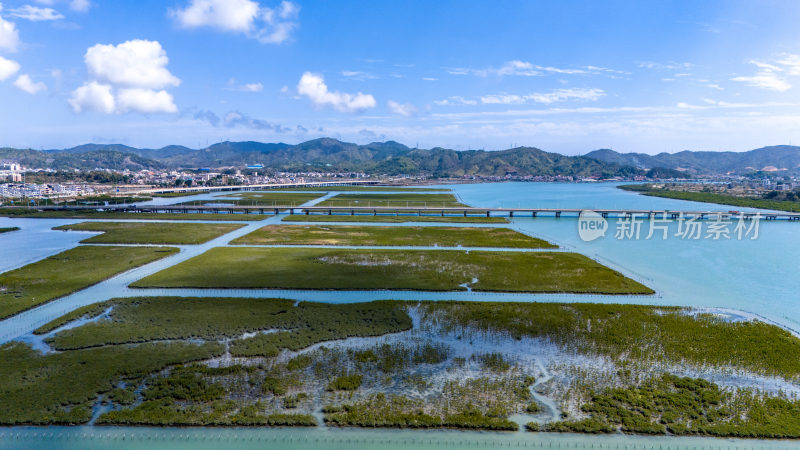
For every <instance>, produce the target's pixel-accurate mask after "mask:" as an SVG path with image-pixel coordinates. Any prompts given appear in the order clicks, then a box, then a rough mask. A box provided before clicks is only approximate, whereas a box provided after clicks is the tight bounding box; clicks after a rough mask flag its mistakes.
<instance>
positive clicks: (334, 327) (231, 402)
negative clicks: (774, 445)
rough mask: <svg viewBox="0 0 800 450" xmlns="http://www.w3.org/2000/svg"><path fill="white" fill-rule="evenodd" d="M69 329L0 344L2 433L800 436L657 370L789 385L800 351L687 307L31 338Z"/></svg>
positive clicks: (756, 401) (303, 312)
mask: <svg viewBox="0 0 800 450" xmlns="http://www.w3.org/2000/svg"><path fill="white" fill-rule="evenodd" d="M78 319H82V320H83V323H82V324H78V325H77V326H73V327H72V328H65V329H63V330H61V331H59V332H56V333H54V334H49V335H48V336H47V337H46V338H45V344H43V345H44V347H45V348H46V344H49V345H50V346H51V348H52V349H53V350H57V351H55V352H47V353H44V354H42V353H39V352H38V351H34V350H32V349H31V347H29V346H28V345H27V344H24V343H11V344H6V345H4V346H0V379H2V380H4V381H3V383H0V424H82V423H86V422H87V421H88V420H89V418H90V417H91V411H92V408H93V407H94V406H97V405H98V404H106V405H111V406H113V408H112V409H111V410H110V411H108V412H106V413H104V414H102V415H100V417H99V418H98V420H97V423H98V424H108V425H111V424H116V425H156V426H176V425H177V426H210V425H213V426H301V427H305V426H315V425H317V420H316V419H315V417H314V416H313V412H314V411H317V410H318V409H317V408H318V407H319V405H322V406H323V410H322V412H323V414H324V417H323V420H324V421H325V423H326V424H327V425H328V426H342V427H343V426H354V427H390V428H458V429H475V430H494V431H505V430H509V431H510V430H516V429H517V428H518V425H517V423H519V421H516V422H515V421H512V420H511V418H512V415H515V414H527V415H528V417H530V418H532V419H526V421H527V420H537V422H531V423H529V424H528V426H527V429H528V430H530V431H547V432H580V433H616V432H623V433H634V434H660V435H666V434H674V435H704V436H721V437H755V438H800V401H798V400H797V399H793V398H791V396H789V395H783V394H781V393H772V394H767V393H764V392H759V391H757V390H755V389H749V388H748V389H737V388H731V387H730V386H728V387H725V386H722V385H720V384H715V383H714V382H711V381H709V380H707V379H703V378H698V377H692V378H687V377H685V376H677V375H674V374H671V373H669V371H670V370H671V369H670V367H679V366H680V367H685V368H690V370H691V371H693V372H694V373H701V374H702V373H706V374H712V373H717V374H720V373H727V374H732V373H735V374H736V375H735V376H734V377H732V378H731V379H733V380H736V379H739V378H740V377H750V376H752V374H754V373H757V374H761V375H767V376H778V377H781V378H782V379H785V380H787V382H792V381H791V380H797V379H798V376H799V375H800V364H799V363H798V362H797V361H800V339H797V338H796V337H794V336H792V335H791V334H789V333H788V332H786V331H784V330H781V329H780V328H777V327H775V326H772V325H767V324H764V323H762V322H758V321H740V322H731V321H726V320H725V319H724V318H720V317H716V316H711V315H707V314H696V313H695V312H694V311H692V310H691V309H688V308H676V307H661V306H638V305H613V304H608V305H606V304H569V303H560V304H555V303H491V302H489V303H471V302H398V301H380V302H366V303H354V304H324V303H313V302H295V301H293V300H285V299H252V298H176V297H141V298H118V299H112V300H109V301H106V302H102V303H98V304H94V305H89V306H86V307H84V308H81V309H79V310H76V311H73V312H71V313H69V314H67V315H65V316H63V317H61V318H59V319H57V320H55V321H53V322H52V323H50V324H48V325H46V326H44V327H42V329H40V330H37V331H38V332H43V333H47V332H50V331H52V330H54V329H56V328H57V327H59V326H61V325H64V324H67V323H70V322H72V321H74V320H78ZM487 345H488V347H487ZM493 345H497V347H494V348H492V347H491V346H493ZM553 345H555V346H556V347H557V348H558V349H559V351H558V352H553V347H552V346H553ZM542 346H543V347H542ZM554 353H556V354H554ZM558 354H560V355H563V357H562V356H559V355H558ZM576 356H578V357H577V359H576V358H575V357H576ZM230 357H236V358H237V359H233V360H232V359H231V358H230ZM553 357H555V358H556V359H554V360H550V361H551V363H549V364H548V363H547V361H548V358H553ZM598 358H600V359H598ZM537 361H538V362H542V363H543V364H547V366H548V368H549V370H550V371H551V376H550V377H548V378H549V381H547V379H542V380H539V376H540V372H539V370H540V369H537V364H536V363H535V362H537ZM554 361H561V363H560V364H559V363H557V364H553V362H554ZM601 361H602V362H601ZM575 364H577V365H575ZM709 370H711V371H710V372H709ZM714 371H716V372H714ZM703 376H704V377H705V376H706V375H703ZM723 379H725V377H723ZM762 380H763V379H762ZM537 381H538V383H537ZM734 382H735V381H734ZM540 383H544V384H541V385H539V384H540ZM559 386H561V387H559ZM534 387H535V388H536V391H535V392H539V393H540V394H539V395H546V396H547V397H548V398H551V399H553V400H554V403H555V405H556V408H565V407H566V406H565V405H573V406H569V407H566V408H567V409H564V410H563V411H562V410H556V411H553V409H552V408H553V406H551V405H549V404H547V403H540V402H539V401H538V400H539V399H537V398H534V394H533V392H532V391H533V389H534ZM543 393H544V394H543ZM542 422H544V423H542Z"/></svg>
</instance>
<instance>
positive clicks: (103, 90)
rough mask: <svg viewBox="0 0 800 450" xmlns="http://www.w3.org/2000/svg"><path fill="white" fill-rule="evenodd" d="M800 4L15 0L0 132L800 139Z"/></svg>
mask: <svg viewBox="0 0 800 450" xmlns="http://www.w3.org/2000/svg"><path fill="white" fill-rule="evenodd" d="M797 23H800V3H798V2H796V1H764V0H760V1H749V2H736V1H703V2H697V1H672V2H670V1H659V2H655V1H653V2H643V1H604V2H600V1H594V0H593V1H560V2H555V1H553V2H544V1H507V0H504V1H501V2H496V1H481V2H478V1H452V2H450V1H436V2H432V1H402V2H400V1H397V2H389V1H373V2H355V1H344V0H342V1H313V2H312V1H303V0H297V1H292V2H288V1H283V2H281V1H265V0H261V1H256V0H167V1H163V2H162V1H150V0H141V1H102V0H26V1H16V0H3V1H2V9H0V105H1V106H2V107H0V146H14V147H32V148H62V147H69V146H73V145H78V144H82V143H87V142H97V143H123V144H128V145H133V146H140V147H161V146H164V145H168V144H182V145H187V146H190V147H204V146H205V145H206V144H207V143H208V144H210V143H214V142H218V141H222V140H257V141H263V142H279V141H280V142H288V143H297V142H301V141H304V140H308V139H313V138H316V137H321V136H329V137H335V138H338V139H342V140H346V141H350V142H358V143H367V142H372V141H378V140H389V139H393V140H397V141H399V142H402V143H405V144H407V145H410V146H414V145H419V146H421V147H426V148H429V147H433V146H445V147H449V148H456V149H467V148H485V149H502V148H508V147H510V146H511V145H529V146H536V147H539V148H542V149H544V150H549V151H558V152H561V153H566V154H580V153H585V152H588V151H591V150H593V149H596V148H613V149H615V150H618V151H623V152H630V151H637V152H645V153H658V152H662V151H668V152H675V151H680V150H684V149H691V150H748V149H752V148H756V147H760V146H764V145H773V144H788V143H794V144H800V33H798V32H797Z"/></svg>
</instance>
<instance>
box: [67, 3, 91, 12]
mask: <svg viewBox="0 0 800 450" xmlns="http://www.w3.org/2000/svg"><path fill="white" fill-rule="evenodd" d="M91 6H92V3H91V2H90V1H89V0H72V1H71V2H69V9H71V10H73V11H77V12H86V11H88V10H89V8H90V7H91Z"/></svg>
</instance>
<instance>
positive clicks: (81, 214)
mask: <svg viewBox="0 0 800 450" xmlns="http://www.w3.org/2000/svg"><path fill="white" fill-rule="evenodd" d="M0 216H3V217H24V218H27V219H113V220H222V221H226V222H238V221H254V220H264V219H266V218H267V217H268V216H266V215H260V214H213V213H202V214H199V213H134V212H128V213H126V212H107V211H96V210H92V209H87V210H82V211H71V210H64V211H59V210H48V211H39V210H37V209H29V208H0Z"/></svg>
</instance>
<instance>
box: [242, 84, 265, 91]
mask: <svg viewBox="0 0 800 450" xmlns="http://www.w3.org/2000/svg"><path fill="white" fill-rule="evenodd" d="M239 88H240V89H241V90H242V91H244V92H261V91H263V90H264V85H263V84H261V83H246V84H243V85H241V86H239Z"/></svg>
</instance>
